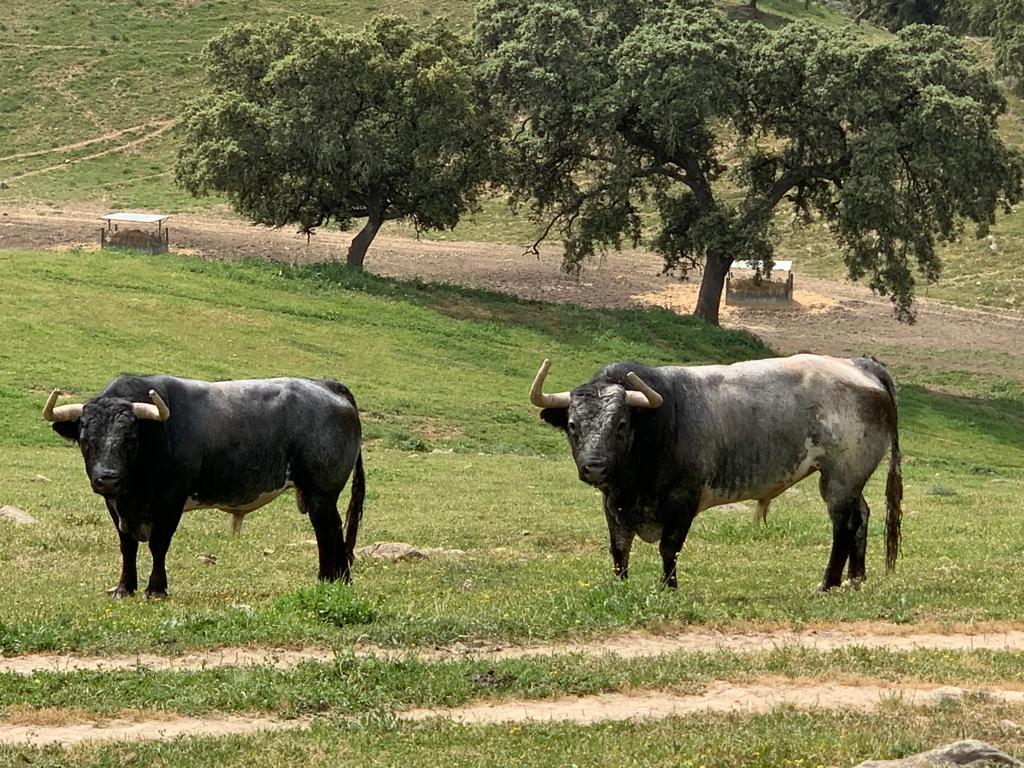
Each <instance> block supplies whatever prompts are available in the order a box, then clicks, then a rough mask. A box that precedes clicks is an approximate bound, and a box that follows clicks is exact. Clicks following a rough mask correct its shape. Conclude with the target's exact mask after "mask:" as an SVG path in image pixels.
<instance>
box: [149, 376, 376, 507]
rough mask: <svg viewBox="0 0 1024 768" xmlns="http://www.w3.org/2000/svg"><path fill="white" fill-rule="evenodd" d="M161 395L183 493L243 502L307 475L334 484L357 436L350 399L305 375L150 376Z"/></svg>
mask: <svg viewBox="0 0 1024 768" xmlns="http://www.w3.org/2000/svg"><path fill="white" fill-rule="evenodd" d="M153 386H154V388H155V389H157V390H158V391H161V390H163V391H166V392H168V394H169V400H168V407H169V408H170V409H171V418H170V419H169V420H168V422H167V425H166V426H167V428H168V442H169V447H170V450H171V452H172V457H173V461H174V463H175V465H176V466H178V467H181V468H182V473H183V480H184V481H185V483H186V485H187V486H188V488H187V490H188V493H189V495H190V497H193V496H194V497H196V498H197V500H198V501H201V502H204V503H210V504H212V503H214V502H218V503H224V504H238V505H244V504H245V503H247V502H248V501H250V500H252V499H254V498H256V497H258V496H260V495H261V494H267V493H273V492H274V491H280V489H282V488H285V487H288V486H291V485H300V487H301V484H302V483H303V482H307V481H309V482H315V483H316V484H317V485H324V484H326V485H328V486H331V485H336V486H337V487H338V489H339V490H340V487H341V485H343V484H344V482H345V478H346V477H347V476H348V472H349V471H350V470H351V467H352V465H353V464H354V462H355V457H356V455H357V454H358V451H359V442H360V439H361V434H360V427H359V417H358V414H357V412H356V408H355V405H354V404H353V403H352V402H351V401H350V400H349V399H347V398H346V397H344V396H343V395H342V394H341V393H340V392H337V391H332V390H331V389H330V388H328V387H326V386H324V385H322V384H320V383H318V382H314V381H310V380H308V379H295V378H279V379H257V380H238V381H221V382H202V381H196V380H191V379H177V378H172V377H155V379H154V381H153Z"/></svg>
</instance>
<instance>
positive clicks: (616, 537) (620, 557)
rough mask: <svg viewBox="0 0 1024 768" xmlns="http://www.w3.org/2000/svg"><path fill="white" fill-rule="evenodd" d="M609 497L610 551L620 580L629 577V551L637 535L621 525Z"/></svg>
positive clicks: (606, 506)
mask: <svg viewBox="0 0 1024 768" xmlns="http://www.w3.org/2000/svg"><path fill="white" fill-rule="evenodd" d="M609 503H610V502H609V501H608V499H607V497H605V500H604V517H605V520H606V521H607V522H608V541H609V546H608V551H609V552H611V555H612V570H613V571H614V572H615V575H616V576H618V577H619V578H620V579H623V580H625V579H626V578H627V577H628V576H629V550H630V549H632V547H633V537H634V536H635V535H636V534H634V533H633V530H632V529H631V528H627V527H626V526H624V525H621V524H620V523H619V522H618V520H616V518H615V515H614V514H612V511H611V510H610V508H609Z"/></svg>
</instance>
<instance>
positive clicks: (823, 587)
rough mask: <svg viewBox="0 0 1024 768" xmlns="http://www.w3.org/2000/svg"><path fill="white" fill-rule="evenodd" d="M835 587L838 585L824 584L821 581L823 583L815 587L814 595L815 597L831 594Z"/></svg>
mask: <svg viewBox="0 0 1024 768" xmlns="http://www.w3.org/2000/svg"><path fill="white" fill-rule="evenodd" d="M836 586H838V585H837V584H826V583H825V582H824V581H823V582H821V584H819V585H818V586H817V587H815V589H814V593H815V594H817V595H824V594H825V593H827V592H831V591H832V588H833V587H836Z"/></svg>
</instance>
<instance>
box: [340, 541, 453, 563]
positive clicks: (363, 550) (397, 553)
mask: <svg viewBox="0 0 1024 768" xmlns="http://www.w3.org/2000/svg"><path fill="white" fill-rule="evenodd" d="M356 554H357V555H359V556H360V557H369V558H373V559H374V560H389V561H391V562H393V563H394V562H398V561H399V560H426V559H427V558H430V557H461V556H462V555H465V554H466V553H465V552H464V551H463V550H461V549H444V548H432V547H414V546H413V545H412V544H405V543H403V542H399V541H379V542H377V543H375V544H370V545H369V546H366V547H360V548H359V549H357V550H356Z"/></svg>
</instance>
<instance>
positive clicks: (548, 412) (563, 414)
mask: <svg viewBox="0 0 1024 768" xmlns="http://www.w3.org/2000/svg"><path fill="white" fill-rule="evenodd" d="M540 417H541V418H542V419H544V421H546V422H547V423H548V424H550V425H551V426H552V427H555V428H557V429H568V428H569V409H568V408H545V409H544V410H543V411H541V412H540Z"/></svg>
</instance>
